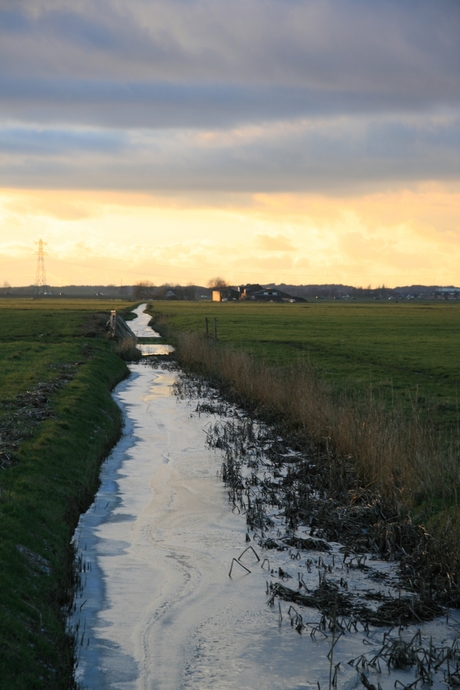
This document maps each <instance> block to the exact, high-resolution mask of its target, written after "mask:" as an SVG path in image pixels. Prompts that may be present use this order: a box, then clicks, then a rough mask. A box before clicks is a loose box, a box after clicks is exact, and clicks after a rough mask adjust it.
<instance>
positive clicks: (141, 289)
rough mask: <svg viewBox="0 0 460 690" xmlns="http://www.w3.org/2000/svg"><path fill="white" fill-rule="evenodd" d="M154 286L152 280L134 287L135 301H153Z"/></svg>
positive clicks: (143, 281) (142, 281)
mask: <svg viewBox="0 0 460 690" xmlns="http://www.w3.org/2000/svg"><path fill="white" fill-rule="evenodd" d="M153 291H154V285H153V283H152V282H151V281H150V280H140V281H139V282H138V283H136V284H135V285H134V288H133V296H134V299H152V297H153Z"/></svg>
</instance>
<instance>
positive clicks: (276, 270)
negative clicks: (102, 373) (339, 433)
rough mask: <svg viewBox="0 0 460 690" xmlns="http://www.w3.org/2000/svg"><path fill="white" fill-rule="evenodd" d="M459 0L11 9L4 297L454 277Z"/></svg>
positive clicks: (0, 156) (0, 280) (1, 20)
mask: <svg viewBox="0 0 460 690" xmlns="http://www.w3.org/2000/svg"><path fill="white" fill-rule="evenodd" d="M459 154H460V4H459V3H458V1H457V0H436V1H435V2H434V1H433V0H417V1H415V0H404V2H401V1H400V0H232V1H231V2H229V0H129V2H125V1H123V0H97V2H94V0H91V1H90V0H0V286H2V285H6V284H10V285H13V286H15V285H29V284H32V283H33V282H34V279H35V268H36V263H37V256H36V251H37V241H38V240H39V239H42V240H43V241H44V242H46V246H45V248H46V252H47V254H46V257H45V266H46V273H47V281H48V283H49V284H50V285H56V286H59V285H68V284H114V285H118V284H132V283H135V282H138V281H141V280H150V281H152V282H153V283H155V284H157V285H160V284H162V283H165V282H168V283H173V284H174V283H181V284H184V285H185V284H187V283H193V284H201V285H205V284H206V283H207V282H208V280H210V279H211V278H212V277H214V276H217V275H218V276H221V277H223V278H225V279H226V280H227V281H228V282H230V283H233V284H242V283H247V282H258V283H261V284H264V283H272V282H274V283H281V282H284V283H293V284H310V283H345V284H348V285H354V286H367V285H372V286H373V287H377V286H378V285H382V284H385V285H388V286H390V287H394V286H397V285H410V284H437V285H451V284H454V285H460V220H459V210H460V155H459Z"/></svg>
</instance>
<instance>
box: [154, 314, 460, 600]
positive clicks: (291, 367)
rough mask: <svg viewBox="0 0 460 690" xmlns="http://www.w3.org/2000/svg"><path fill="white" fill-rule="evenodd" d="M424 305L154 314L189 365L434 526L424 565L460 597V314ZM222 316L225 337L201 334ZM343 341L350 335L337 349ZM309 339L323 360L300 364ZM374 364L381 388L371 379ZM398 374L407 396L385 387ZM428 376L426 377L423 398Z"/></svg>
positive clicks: (335, 466)
mask: <svg viewBox="0 0 460 690" xmlns="http://www.w3.org/2000/svg"><path fill="white" fill-rule="evenodd" d="M418 306H419V305H417V307H413V306H412V305H402V307H401V309H398V305H390V306H389V307H388V306H387V305H385V306H383V305H382V306H381V305H377V306H376V305H362V306H361V305H356V306H351V307H350V306H349V305H343V306H340V307H336V306H335V305H311V306H310V305H302V306H296V305H292V306H291V305H280V306H278V305H226V304H224V305H219V304H216V305H210V304H206V305H204V306H203V305H199V304H197V305H194V304H191V305H179V304H177V305H169V304H168V305H166V304H158V303H156V304H155V305H154V306H153V309H152V313H155V317H156V327H157V329H163V330H169V333H170V335H172V336H173V337H174V338H175V341H176V352H177V357H178V360H179V362H180V363H181V365H182V366H184V367H185V368H188V369H189V370H192V371H196V372H200V373H203V374H205V375H207V376H210V377H212V378H213V379H214V380H216V381H218V382H220V383H222V384H223V385H224V386H225V387H226V390H227V392H229V393H230V395H233V396H236V397H238V396H240V397H241V400H242V401H243V402H244V404H245V405H249V406H250V407H252V408H253V409H255V410H257V411H259V412H262V413H263V414H264V415H269V416H271V418H272V419H274V420H277V421H282V422H283V423H284V424H285V425H286V426H287V427H291V428H295V429H297V430H301V431H302V432H304V433H305V434H306V435H308V436H309V437H310V438H313V439H314V440H315V441H316V442H317V443H318V444H319V445H320V446H321V447H322V448H326V449H328V450H330V451H331V455H330V458H331V459H330V465H331V471H333V472H336V473H337V474H338V476H340V472H341V468H342V467H343V463H341V461H340V458H344V459H345V461H346V463H348V461H349V460H351V461H352V462H353V465H354V468H355V472H356V480H357V487H358V486H360V487H366V489H367V490H371V491H373V492H375V493H377V494H378V495H380V496H382V497H383V499H384V501H385V503H386V505H388V506H390V508H391V510H392V511H394V513H396V514H397V515H399V517H400V519H401V520H407V519H408V516H411V518H410V519H412V520H414V521H416V522H419V523H424V524H425V525H426V526H427V527H428V529H429V530H430V531H432V532H433V534H435V535H436V540H435V542H436V543H435V542H434V541H432V542H430V549H431V553H429V554H428V553H427V552H426V550H425V552H424V554H422V555H423V558H425V560H426V559H428V561H429V562H430V567H433V568H437V569H438V570H439V569H441V570H442V571H443V573H444V581H445V582H447V581H449V582H451V583H452V584H453V586H454V587H455V588H456V590H457V591H459V583H460V560H459V549H458V536H459V533H460V516H459V506H458V498H459V490H460V481H459V466H458V451H459V434H458V417H457V405H456V388H457V381H458V374H459V372H458V362H457V360H456V359H455V358H454V356H453V353H454V351H455V347H456V346H458V343H459V339H460V336H459V335H458V329H457V326H456V323H455V319H456V317H458V316H460V311H459V308H458V306H457V305H452V308H451V305H432V307H430V308H429V309H428V308H427V310H426V311H423V310H421V309H419V308H418ZM393 307H396V311H391V309H392V308H393ZM257 309H259V310H260V313H256V312H257ZM361 309H362V310H363V311H360V310H361ZM301 310H303V311H301ZM213 314H214V315H216V314H217V318H218V328H219V333H220V338H221V340H219V342H214V341H213V340H208V339H206V338H204V337H203V330H204V329H203V323H202V322H203V316H204V315H208V317H212V315H213ZM422 314H423V316H422ZM358 317H359V318H358ZM320 322H321V323H322V326H321V328H320V327H319V323H320ZM231 324H233V325H231ZM315 324H316V327H315ZM194 326H195V327H198V328H199V330H200V332H196V331H195V332H194V331H193V327H194ZM182 329H183V330H182ZM331 331H334V336H331ZM423 332H424V333H425V337H422V333H423ZM281 333H283V336H281ZM286 333H290V334H291V337H292V339H293V340H292V343H291V345H290V346H286V340H285V338H286ZM430 333H431V335H430V336H429V334H430ZM243 334H244V335H243ZM338 334H340V335H342V336H344V337H343V338H339V339H338V342H337V343H336V346H335V347H334V341H333V338H337V335H338ZM411 334H412V337H411ZM258 338H259V339H260V341H259V342H258ZM311 343H315V347H316V350H314V348H312V351H318V352H319V351H320V350H322V348H321V344H322V343H323V344H324V350H322V351H321V353H320V356H318V358H315V357H314V356H313V355H311V356H307V357H305V356H303V355H302V356H301V357H299V356H298V353H299V351H302V350H301V346H302V348H303V352H305V351H308V348H309V344H311ZM344 343H345V344H344ZM276 352H278V353H279V356H278V357H276V356H275V353H276ZM352 353H355V361H353V360H352ZM390 355H391V356H390ZM404 362H406V364H404ZM342 365H343V370H341V366H342ZM370 366H372V375H373V381H372V383H370V382H369V379H368V380H367V383H366V382H365V378H366V376H367V377H369V367H370ZM375 369H377V372H378V373H375ZM395 372H396V373H397V374H398V377H399V379H398V381H399V383H398V387H399V390H395V388H396V387H395V386H394V385H393V386H392V387H389V386H388V385H386V381H387V380H388V379H389V378H391V377H392V376H393V374H395ZM419 372H424V377H425V379H426V380H427V382H426V385H425V387H424V388H423V391H422V390H421V388H422V385H423V383H418V381H419V375H420V374H419ZM422 379H423V377H422ZM363 380H364V383H363ZM404 386H405V387H406V388H404ZM438 396H439V398H438ZM439 399H441V400H442V401H443V402H442V404H440V403H439Z"/></svg>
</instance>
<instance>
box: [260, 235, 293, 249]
mask: <svg viewBox="0 0 460 690" xmlns="http://www.w3.org/2000/svg"><path fill="white" fill-rule="evenodd" d="M256 239H257V244H258V245H259V246H260V247H261V248H262V249H264V250H265V251H267V252H275V253H282V252H295V251H296V248H295V247H294V245H293V244H292V242H291V241H290V240H289V239H288V238H287V237H285V236H284V235H280V234H278V235H264V234H259V235H257V238H256Z"/></svg>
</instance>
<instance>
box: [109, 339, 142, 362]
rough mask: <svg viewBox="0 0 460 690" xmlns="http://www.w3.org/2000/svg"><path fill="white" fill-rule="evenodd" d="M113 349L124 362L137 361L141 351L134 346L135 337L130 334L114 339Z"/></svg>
mask: <svg viewBox="0 0 460 690" xmlns="http://www.w3.org/2000/svg"><path fill="white" fill-rule="evenodd" d="M114 351H115V353H116V354H117V355H118V356H119V357H121V359H123V360H124V361H125V362H138V361H139V360H140V359H141V357H142V352H141V351H140V350H138V348H137V346H136V339H135V338H132V337H130V336H127V337H125V338H120V339H118V340H116V341H115V342H114Z"/></svg>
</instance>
